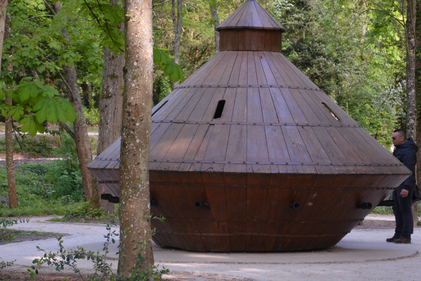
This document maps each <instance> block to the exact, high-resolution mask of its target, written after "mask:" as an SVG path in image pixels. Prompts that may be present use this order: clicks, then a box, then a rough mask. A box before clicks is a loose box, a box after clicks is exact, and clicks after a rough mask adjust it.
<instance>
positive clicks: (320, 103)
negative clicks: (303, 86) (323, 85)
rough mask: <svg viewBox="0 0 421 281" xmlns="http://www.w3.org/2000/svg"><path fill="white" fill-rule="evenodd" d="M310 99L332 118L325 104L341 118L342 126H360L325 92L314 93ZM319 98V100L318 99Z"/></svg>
mask: <svg viewBox="0 0 421 281" xmlns="http://www.w3.org/2000/svg"><path fill="white" fill-rule="evenodd" d="M310 97H311V98H312V99H313V100H315V101H316V104H317V105H318V106H319V107H321V108H322V111H323V112H324V113H325V114H326V115H327V116H328V117H329V118H332V116H331V114H330V112H329V110H327V109H326V108H325V107H324V105H323V103H325V104H326V106H327V107H328V108H330V109H331V110H332V112H333V113H334V114H335V115H336V116H337V117H338V118H339V120H340V122H341V123H342V124H346V125H353V126H359V125H358V123H357V122H355V120H354V119H352V118H351V117H350V116H349V115H348V114H347V113H346V112H345V111H343V109H342V108H340V107H339V106H338V105H337V104H336V103H335V102H334V101H333V100H331V99H330V98H329V97H328V96H327V95H326V94H325V93H324V92H321V91H313V95H310ZM316 97H317V98H316Z"/></svg>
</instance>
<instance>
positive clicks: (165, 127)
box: [149, 123, 171, 151]
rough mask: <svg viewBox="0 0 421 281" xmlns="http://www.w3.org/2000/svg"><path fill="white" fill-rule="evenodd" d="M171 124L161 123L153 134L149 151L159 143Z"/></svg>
mask: <svg viewBox="0 0 421 281" xmlns="http://www.w3.org/2000/svg"><path fill="white" fill-rule="evenodd" d="M170 125H171V123H161V124H159V127H158V128H157V129H156V130H155V131H154V132H153V133H152V134H151V140H150V146H149V151H152V149H153V148H154V147H155V145H156V144H157V143H158V141H159V140H160V139H161V137H162V136H163V135H164V134H165V132H166V131H167V130H168V128H169V127H170Z"/></svg>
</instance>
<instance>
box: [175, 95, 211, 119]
mask: <svg viewBox="0 0 421 281" xmlns="http://www.w3.org/2000/svg"><path fill="white" fill-rule="evenodd" d="M209 92H210V91H209V89H203V88H202V89H197V90H196V91H195V92H194V94H193V95H192V96H191V98H190V99H189V100H188V101H186V103H185V105H184V107H183V108H182V110H181V111H177V112H174V113H175V114H174V115H171V116H168V117H169V118H171V119H174V120H183V121H184V120H189V116H190V115H191V113H192V112H193V110H194V109H195V108H196V106H197V104H198V103H199V101H200V99H201V98H202V96H203V95H204V94H205V93H206V94H209Z"/></svg>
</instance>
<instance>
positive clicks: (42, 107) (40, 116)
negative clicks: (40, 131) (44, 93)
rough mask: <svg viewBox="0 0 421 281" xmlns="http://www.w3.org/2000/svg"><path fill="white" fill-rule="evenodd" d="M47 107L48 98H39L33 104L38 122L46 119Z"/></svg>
mask: <svg viewBox="0 0 421 281" xmlns="http://www.w3.org/2000/svg"><path fill="white" fill-rule="evenodd" d="M47 108H48V99H45V98H44V99H41V100H40V101H39V102H38V103H37V104H35V106H34V111H35V112H36V113H35V116H36V118H37V121H38V122H39V123H42V122H44V121H45V120H47Z"/></svg>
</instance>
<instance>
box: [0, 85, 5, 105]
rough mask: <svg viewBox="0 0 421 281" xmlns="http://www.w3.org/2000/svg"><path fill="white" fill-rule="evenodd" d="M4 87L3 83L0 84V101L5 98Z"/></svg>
mask: <svg viewBox="0 0 421 281" xmlns="http://www.w3.org/2000/svg"><path fill="white" fill-rule="evenodd" d="M5 93H6V87H5V86H4V85H3V83H0V101H2V100H4V98H5V97H6V94H5Z"/></svg>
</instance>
